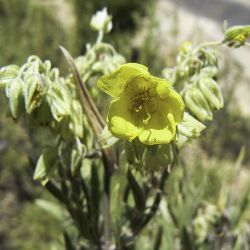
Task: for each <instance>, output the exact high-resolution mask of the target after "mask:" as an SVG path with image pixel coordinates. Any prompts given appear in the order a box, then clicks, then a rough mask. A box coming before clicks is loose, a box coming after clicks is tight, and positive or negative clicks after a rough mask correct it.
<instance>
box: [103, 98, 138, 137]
mask: <svg viewBox="0 0 250 250" xmlns="http://www.w3.org/2000/svg"><path fill="white" fill-rule="evenodd" d="M137 116H138V114H136V113H131V112H130V111H129V99H126V98H121V99H117V100H114V101H112V102H111V104H110V107H109V112H108V117H107V123H108V128H109V130H110V132H111V133H112V134H113V135H114V136H116V137H119V138H123V139H126V140H128V141H132V140H133V139H134V138H135V137H137V136H138V135H139V134H140V133H141V131H142V128H141V124H142V120H141V119H138V117H137Z"/></svg>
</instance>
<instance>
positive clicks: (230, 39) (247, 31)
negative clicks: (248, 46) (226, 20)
mask: <svg viewBox="0 0 250 250" xmlns="http://www.w3.org/2000/svg"><path fill="white" fill-rule="evenodd" d="M224 35H225V39H224V41H223V42H224V43H226V44H227V45H228V46H229V47H234V48H239V47H241V46H243V45H245V43H246V41H247V39H248V37H249V36H250V25H248V26H243V25H238V26H233V27H230V28H228V29H226V30H225V33H224Z"/></svg>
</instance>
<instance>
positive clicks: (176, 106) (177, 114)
mask: <svg viewBox="0 0 250 250" xmlns="http://www.w3.org/2000/svg"><path fill="white" fill-rule="evenodd" d="M167 83H168V82H167ZM156 91H157V94H158V95H159V96H160V98H161V99H160V100H159V103H165V105H164V104H163V105H164V106H165V111H167V112H170V113H172V114H173V116H174V119H175V122H177V123H180V122H181V121H182V119H183V113H184V107H185V105H184V102H183V100H182V97H181V96H180V95H179V94H178V93H177V92H176V91H175V90H173V89H171V87H169V85H168V84H166V82H163V81H161V82H159V83H158V86H157V88H156Z"/></svg>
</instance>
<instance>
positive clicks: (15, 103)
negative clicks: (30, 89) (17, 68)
mask: <svg viewBox="0 0 250 250" xmlns="http://www.w3.org/2000/svg"><path fill="white" fill-rule="evenodd" d="M20 81H21V80H20V79H19V78H16V79H14V80H13V81H12V82H10V83H9V84H8V85H9V86H8V87H6V89H8V91H6V95H7V97H8V98H9V106H10V111H11V114H12V116H13V117H14V118H15V119H18V118H19V116H20V115H21V113H22V108H23V93H22V86H21V83H20ZM7 92H8V94H7Z"/></svg>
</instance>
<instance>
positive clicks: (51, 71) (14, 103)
mask: <svg viewBox="0 0 250 250" xmlns="http://www.w3.org/2000/svg"><path fill="white" fill-rule="evenodd" d="M0 83H1V86H2V87H5V92H6V96H7V98H8V100H9V107H10V112H11V115H12V117H13V118H14V119H18V118H19V117H20V116H21V115H22V114H23V113H26V115H27V120H28V123H29V126H31V127H33V128H35V127H37V126H48V127H50V128H51V129H52V130H54V131H55V132H57V133H61V134H62V135H63V137H64V138H67V139H70V138H74V137H79V138H82V137H83V127H84V126H83V125H84V118H83V111H82V107H81V104H80V102H79V101H78V99H77V98H76V93H74V92H72V90H73V88H72V86H70V84H68V83H67V82H66V80H65V79H64V78H62V77H60V76H59V70H58V69H56V68H51V63H50V61H45V62H42V61H41V60H40V59H39V58H38V57H36V56H31V57H29V58H28V59H27V62H26V63H25V64H24V65H23V66H22V67H20V68H19V67H18V66H16V65H10V66H7V67H3V68H1V72H0Z"/></svg>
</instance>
